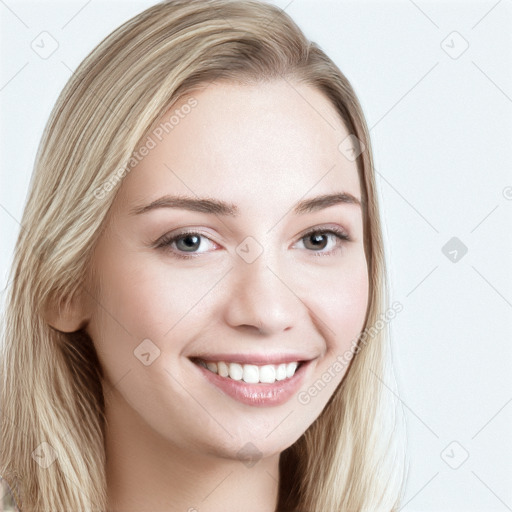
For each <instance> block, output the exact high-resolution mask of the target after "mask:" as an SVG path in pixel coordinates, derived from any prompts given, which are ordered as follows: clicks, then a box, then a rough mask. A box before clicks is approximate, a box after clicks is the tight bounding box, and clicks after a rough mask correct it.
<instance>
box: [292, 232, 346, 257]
mask: <svg viewBox="0 0 512 512" xmlns="http://www.w3.org/2000/svg"><path fill="white" fill-rule="evenodd" d="M329 236H330V237H331V240H333V241H334V249H331V250H329V251H323V249H324V248H325V240H326V239H327V238H328V237H329ZM322 239H324V240H322ZM301 240H306V242H308V243H307V244H305V245H310V247H312V248H313V251H314V253H315V254H314V256H330V255H332V254H334V253H336V252H338V251H339V250H341V246H342V245H343V242H348V241H350V238H349V236H348V235H347V233H345V231H343V230H342V229H340V228H337V227H332V228H329V229H321V228H319V229H313V230H311V231H308V232H307V233H306V234H305V235H302V237H301ZM309 242H312V243H311V244H309Z"/></svg>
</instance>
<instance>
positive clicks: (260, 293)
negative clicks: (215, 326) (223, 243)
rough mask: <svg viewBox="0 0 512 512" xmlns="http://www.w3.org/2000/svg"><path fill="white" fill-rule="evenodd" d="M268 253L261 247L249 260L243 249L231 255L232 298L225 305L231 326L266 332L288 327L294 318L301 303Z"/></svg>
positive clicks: (293, 321) (278, 330)
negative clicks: (232, 258)
mask: <svg viewBox="0 0 512 512" xmlns="http://www.w3.org/2000/svg"><path fill="white" fill-rule="evenodd" d="M241 246H243V244H241ZM249 250H250V249H249ZM272 254H273V253H271V251H268V250H263V251H262V252H261V253H260V254H259V256H257V257H256V259H255V260H254V261H252V262H250V263H249V262H248V261H250V260H249V259H245V258H244V253H243V252H242V256H240V255H237V256H236V257H235V261H234V267H235V268H234V269H233V272H232V280H233V281H232V283H233V288H234V289H233V295H232V297H233V300H230V301H229V305H228V321H229V323H231V324H232V325H233V326H239V325H252V326H255V327H257V328H258V329H260V330H262V331H265V332H267V333H270V332H280V331H282V330H285V329H289V328H290V327H292V326H293V324H294V323H295V322H296V321H297V317H298V316H299V314H300V309H301V308H302V307H304V306H303V305H302V303H301V301H300V300H299V298H298V297H297V296H296V295H295V294H294V293H293V291H292V290H291V289H290V288H291V286H290V284H288V283H287V281H288V278H287V276H286V275H284V274H285V273H284V271H282V270H281V269H282V268H284V267H283V265H282V264H278V262H277V261H276V258H274V257H272ZM286 274H287V275H290V274H289V273H286Z"/></svg>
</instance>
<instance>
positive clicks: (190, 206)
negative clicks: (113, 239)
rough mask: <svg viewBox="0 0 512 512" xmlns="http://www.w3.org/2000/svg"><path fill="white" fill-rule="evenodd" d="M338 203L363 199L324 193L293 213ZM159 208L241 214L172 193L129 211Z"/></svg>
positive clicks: (299, 205) (215, 203)
mask: <svg viewBox="0 0 512 512" xmlns="http://www.w3.org/2000/svg"><path fill="white" fill-rule="evenodd" d="M338 204H353V205H356V206H359V207H361V201H360V200H359V199H358V198H357V197H355V196H353V195H352V194H349V193H346V192H338V193H335V194H324V195H321V196H317V197H313V198H311V199H304V200H302V201H299V202H298V203H297V204H296V205H295V206H294V208H293V213H295V214H296V215H303V214H305V213H311V212H315V211H318V210H323V209H325V208H329V207H330V206H334V205H338ZM157 208H176V209H183V210H190V211H194V212H201V213H208V214H214V215H224V216H230V217H237V216H239V215H240V210H239V208H238V207H237V206H236V205H235V204H233V203H228V202H226V201H221V200H219V199H213V198H209V197H204V198H197V197H196V198H194V197H187V196H172V195H165V196H162V197H160V198H159V199H156V200H155V201H153V202H151V203H150V204H148V205H145V206H136V207H134V208H132V209H130V212H129V213H130V215H140V214H142V213H147V212H149V211H151V210H155V209H157Z"/></svg>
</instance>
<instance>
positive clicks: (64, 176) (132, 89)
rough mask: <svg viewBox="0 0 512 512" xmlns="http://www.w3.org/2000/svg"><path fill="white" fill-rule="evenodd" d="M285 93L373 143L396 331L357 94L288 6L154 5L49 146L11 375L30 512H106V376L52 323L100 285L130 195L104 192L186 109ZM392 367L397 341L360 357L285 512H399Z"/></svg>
mask: <svg viewBox="0 0 512 512" xmlns="http://www.w3.org/2000/svg"><path fill="white" fill-rule="evenodd" d="M279 79H286V80H288V81H290V82H291V83H292V82H293V83H303V84H308V85H311V86H312V87H315V88H316V89H318V90H319V91H321V92H322V93H323V94H324V95H325V97H326V98H328V100H330V102H331V103H332V104H333V105H334V107H335V108H336V109H337V111H338V112H339V115H340V117H341V119H342V120H343V123H344V124H345V125H346V127H347V129H348V131H349V133H350V134H353V135H354V136H355V137H357V138H358V139H359V140H360V141H362V143H363V145H362V146H361V147H362V148H364V151H363V152H362V153H361V155H360V156H359V157H358V158H357V165H358V171H359V178H360V185H361V191H362V201H363V211H364V213H363V217H364V235H365V241H364V245H365V253H366V258H367V263H368V270H369V280H370V296H369V303H368V310H367V315H366V321H365V331H366V330H367V329H368V328H371V327H372V326H374V325H375V324H376V322H378V321H379V320H380V319H381V318H382V314H383V312H384V311H385V309H386V307H387V303H388V292H387V284H386V275H385V264H384V252H383V242H382V235H381V225H380V220H379V209H378V203H377V196H376V187H375V178H374V170H373V162H372V153H371V146H370V138H369V133H368V129H367V126H366V123H365V120H364V117H363V113H362V109H361V107H360V104H359V102H358V100H357V98H356V95H355V93H354V91H353V89H352V87H351V85H350V84H349V82H348V80H347V79H346V78H345V76H344V75H343V74H342V73H341V71H340V70H339V69H338V67H337V66H336V65H335V64H334V63H333V62H332V61H331V60H330V59H329V58H328V57H327V56H326V55H325V53H324V52H323V51H322V50H321V49H320V48H319V47H318V46H317V45H316V44H315V43H312V42H310V41H308V40H307V39H306V38H305V36H304V35H303V33H302V32H301V31H300V29H299V28H298V27H297V25H296V24H295V23H294V22H293V21H292V20H291V19H290V17H289V16H288V15H287V14H285V13H284V12H283V11H281V10H280V9H279V8H277V7H275V6H273V5H270V4H266V3H263V2H259V1H253V0H243V1H233V2H232V1H228V0H211V1H208V0H206V1H205V0H203V1H199V0H192V1H183V0H182V1H166V2H161V3H159V4H156V5H154V6H153V7H151V8H149V9H147V10H145V11H144V12H142V13H140V14H139V15H137V16H135V17H134V18H132V19H130V20H129V21H127V22H126V23H124V24H123V25H122V26H121V27H119V28H118V29H116V30H115V31H114V32H113V33H112V34H110V35H109V36H108V37H106V38H105V39H104V40H103V41H102V42H101V43H100V44H99V45H98V46H97V47H96V48H95V49H94V50H93V51H92V52H91V53H90V54H89V55H88V56H87V58H86V59H85V60H84V61H83V62H82V63H81V64H80V66H79V67H78V69H77V70H76V72H75V73H73V76H72V77H71V79H70V80H69V82H68V83H67V85H66V86H65V88H64V90H63V91H62V93H61V95H60V96H59V98H58V101H57V103H56V105H55V107H54V109H53V111H52V114H51V117H50V119H49V121H48V123H47V126H46V128H45V131H44V134H43V137H42V140H41V144H40V146H39V150H38V154H37V158H36V165H35V169H34V174H33V177H32V182H31V185H30V191H29V195H28V199H27V203H26V205H25V210H24V215H23V219H22V226H23V228H22V229H21V232H20V233H19V237H18V240H17V244H16V248H15V255H14V262H13V267H12V269H11V275H10V278H11V280H12V282H11V286H10V288H9V290H8V299H7V301H6V310H5V318H4V333H3V338H4V343H3V347H2V350H3V352H2V367H1V371H2V379H1V385H2V389H1V407H2V418H1V420H2V423H1V437H2V452H1V460H0V474H1V475H2V476H3V478H5V479H6V480H7V481H8V482H9V483H10V484H11V485H15V486H16V488H19V493H18V496H17V499H18V501H19V505H20V506H21V509H22V510H23V512H29V511H37V512H42V511H56V510H59V511H61V512H64V511H69V512H78V511H92V510H97V511H104V510H106V504H107V489H106V475H105V447H104V432H105V416H104V396H103V392H102V387H101V379H102V370H101V366H100V363H99V361H98V358H97V356H96V352H95V349H94V346H93V343H92V340H91V339H90V338H89V336H88V335H87V334H86V333H85V332H84V331H83V330H79V331H76V332H73V333H64V332H60V331H58V330H56V329H53V328H52V327H50V325H48V323H47V322H46V321H45V311H46V310H47V307H48V305H50V304H57V305H58V306H59V307H60V308H62V310H64V309H65V308H66V307H67V306H68V305H69V304H70V303H71V300H72V299H73V297H74V296H75V295H76V294H77V293H78V292H79V291H80V289H81V287H82V284H83V283H84V282H85V281H84V279H85V277H86V276H87V275H88V273H89V272H93V271H94V270H93V269H90V267H89V260H90V257H91V254H92V251H93V248H94V246H95V243H96V241H97V240H98V237H99V236H100V235H101V233H102V230H103V228H104V225H105V219H106V216H107V213H108V212H109V208H110V206H111V204H112V201H113V200H114V197H115V193H116V191H117V190H118V189H119V181H120V180H118V183H114V185H109V187H110V188H112V189H113V190H112V191H111V192H109V193H103V192H105V184H106V183H112V179H111V178H112V176H113V175H115V173H116V171H117V170H118V169H126V166H127V163H128V162H129V161H130V158H131V157H132V153H133V151H134V150H135V149H136V148H137V147H138V146H139V145H140V143H141V141H142V140H143V137H144V136H145V135H146V134H147V133H148V131H149V130H150V129H152V128H154V126H155V125H156V123H157V122H158V120H159V119H160V118H161V116H162V115H163V114H164V113H166V111H167V110H168V109H169V107H170V106H171V105H172V104H173V103H174V102H176V101H177V100H178V99H179V98H180V97H182V96H183V95H185V94H187V93H190V92H191V91H193V90H194V89H195V88H197V87H200V86H203V87H204V85H206V84H208V83H210V82H212V81H214V80H223V81H229V82H235V83H240V84H249V83H250V84H257V83H260V82H262V81H268V80H279ZM98 190H102V191H103V192H102V193H101V194H98ZM100 196H101V197H100ZM359 341H361V340H359ZM389 359H390V354H389V351H388V345H387V335H386V328H381V329H377V332H376V333H374V334H373V336H372V337H371V339H370V340H369V341H366V340H365V343H360V344H359V345H358V347H357V354H355V355H354V357H353V358H352V360H351V362H350V367H349V370H348V372H347V374H346V375H345V377H344V379H343V381H342V383H341V384H340V385H339V386H338V388H337V389H336V391H335V393H334V394H333V396H332V397H331V398H330V400H329V402H328V403H327V405H326V407H325V408H324V410H323V412H322V413H321V415H320V416H319V417H318V418H317V419H316V421H315V422H314V423H313V424H312V425H311V427H310V428H309V429H308V430H307V431H306V432H305V433H304V434H303V435H302V436H301V437H300V438H299V439H298V440H297V442H295V443H294V444H293V445H291V446H290V447H289V448H287V449H286V450H285V451H284V452H283V453H282V454H281V458H280V484H279V503H278V506H277V509H276V510H277V511H279V512H284V511H291V510H293V511H308V512H334V511H339V512H341V511H343V512H346V511H363V510H364V511H372V512H375V511H380V510H382V511H387V512H389V511H392V510H396V508H397V507H398V503H399V500H400V495H401V492H402V485H403V484H402V480H403V473H402V471H401V469H400V468H401V455H400V453H401V451H400V450H401V443H400V442H398V443H397V442H394V441H396V437H395V436H394V432H393V429H394V427H395V425H396V421H394V420H395V412H396V407H394V408H390V407H389V405H390V404H389V400H390V399H392V398H393V394H392V393H390V391H389V390H387V389H385V388H384V387H383V384H382V383H383V382H386V375H387V374H386V369H387V368H389V366H388V362H389ZM390 410H392V411H393V412H392V413H391V416H390V415H389V414H387V412H386V411H390ZM389 419H390V420H391V421H388V420H389ZM388 427H389V428H388ZM393 440H394V441H393ZM42 443H47V444H42ZM36 450H39V452H37V451H36ZM41 450H46V451H45V453H46V454H47V457H49V459H48V460H51V459H52V458H53V457H54V456H57V458H56V460H55V461H54V462H53V463H52V464H50V465H49V466H48V467H43V466H41V465H40V464H38V463H37V456H38V453H39V455H40V454H41V453H40V451H41ZM52 456H53V457H52Z"/></svg>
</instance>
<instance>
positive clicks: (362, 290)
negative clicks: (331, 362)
mask: <svg viewBox="0 0 512 512" xmlns="http://www.w3.org/2000/svg"><path fill="white" fill-rule="evenodd" d="M368 293H369V292H368V271H367V267H366V261H364V262H358V263H356V264H355V265H351V266H350V268H348V267H343V268H340V269H339V270H338V271H334V272H332V273H331V274H330V277H329V281H328V283H327V284H326V285H324V287H323V288H322V290H318V293H316V294H314V295H313V297H314V299H313V300H314V301H315V302H314V305H312V306H311V307H312V309H313V311H315V312H318V314H319V315H320V318H321V320H322V321H323V322H324V323H323V324H322V325H323V327H324V329H325V331H324V333H325V339H326V340H327V342H328V349H329V350H345V346H346V345H347V343H348V344H350V341H351V340H352V339H353V338H354V337H357V335H358V334H359V333H360V331H361V330H362V329H363V326H364V319H365V316H366V310H367V307H368V297H369V295H368Z"/></svg>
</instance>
